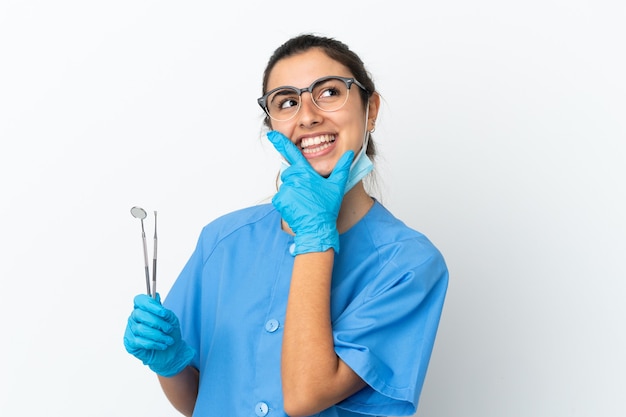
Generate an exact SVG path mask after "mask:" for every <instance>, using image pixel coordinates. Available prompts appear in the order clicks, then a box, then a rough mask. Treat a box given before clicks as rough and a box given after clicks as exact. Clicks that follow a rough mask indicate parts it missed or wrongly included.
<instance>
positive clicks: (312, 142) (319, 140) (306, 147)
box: [300, 135, 335, 154]
mask: <svg viewBox="0 0 626 417" xmlns="http://www.w3.org/2000/svg"><path fill="white" fill-rule="evenodd" d="M334 141H335V136H334V135H320V136H315V137H313V138H305V139H302V141H301V142H300V149H302V153H304V154H307V153H315V152H320V151H323V150H324V149H326V148H328V147H329V146H330V145H331V144H332V143H333V142H334Z"/></svg>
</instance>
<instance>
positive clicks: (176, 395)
mask: <svg viewBox="0 0 626 417" xmlns="http://www.w3.org/2000/svg"><path fill="white" fill-rule="evenodd" d="M158 377H159V383H160V384H161V388H162V389H163V392H164V393H165V396H166V397H167V399H168V400H169V402H170V403H171V404H172V405H173V406H174V408H175V409H176V410H178V411H179V412H180V413H181V414H182V415H184V416H186V417H191V415H192V414H193V409H194V407H195V405H196V398H197V396H198V381H199V379H200V373H199V372H198V370H197V369H195V368H192V367H191V366H187V367H186V368H185V369H183V370H182V372H180V373H179V374H177V375H174V376H172V377H169V378H168V377H164V376H161V375H158Z"/></svg>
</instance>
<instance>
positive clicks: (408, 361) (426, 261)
mask: <svg viewBox="0 0 626 417" xmlns="http://www.w3.org/2000/svg"><path fill="white" fill-rule="evenodd" d="M390 246H393V247H389V248H387V250H385V249H383V250H381V251H380V253H379V258H380V259H386V260H388V261H386V262H384V263H383V266H382V267H381V269H380V270H379V271H378V272H377V273H376V274H375V276H373V277H372V283H371V285H368V287H367V289H366V290H365V291H363V292H362V293H361V294H359V296H357V297H356V298H355V300H354V301H353V302H352V303H351V305H350V306H349V308H347V309H346V310H345V311H344V312H343V313H342V314H341V315H340V316H339V317H338V318H337V319H336V320H335V322H334V324H333V333H334V341H335V350H336V352H337V355H338V356H339V357H340V358H341V359H342V360H343V361H344V362H345V363H346V364H348V366H350V367H351V368H352V369H353V370H354V371H355V372H356V373H357V374H358V375H359V376H360V377H361V378H363V380H364V381H365V382H366V383H367V384H368V386H367V387H366V388H364V389H363V390H361V391H359V392H358V393H356V394H354V395H352V396H351V397H349V398H347V399H345V400H344V401H342V402H340V403H339V404H337V406H338V407H340V408H343V409H346V410H349V411H353V412H359V413H364V414H373V415H412V414H414V413H415V411H416V409H417V404H418V401H419V396H420V393H421V389H422V385H423V383H424V378H425V376H426V370H427V368H428V363H429V360H430V356H431V352H432V349H433V346H434V341H435V336H436V333H437V328H438V326H439V320H440V317H441V312H442V309H443V302H444V298H445V294H446V291H447V286H448V270H447V267H446V265H445V262H444V260H443V257H442V256H441V254H440V253H439V251H437V249H436V248H434V247H433V246H428V245H426V246H424V245H417V247H418V250H417V253H416V249H415V247H416V245H409V244H407V245H400V247H398V246H397V245H396V246H394V245H390Z"/></svg>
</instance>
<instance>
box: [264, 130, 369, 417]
mask: <svg viewBox="0 0 626 417" xmlns="http://www.w3.org/2000/svg"><path fill="white" fill-rule="evenodd" d="M268 138H269V139H270V141H271V142H272V143H273V145H274V147H275V148H276V149H277V150H278V151H279V152H280V153H281V154H282V155H283V156H284V157H285V159H287V160H288V161H289V162H290V163H291V166H290V167H289V168H287V169H286V170H285V171H284V172H283V173H282V175H281V179H282V181H283V183H282V185H281V186H280V189H279V191H278V193H277V194H276V195H275V196H274V198H272V204H273V205H274V207H275V208H276V209H277V210H278V211H279V212H280V214H281V217H282V218H283V220H284V221H285V222H286V223H287V225H288V226H289V228H291V230H292V231H293V233H294V234H295V237H294V243H295V249H294V254H295V256H296V258H295V261H294V267H293V271H292V276H291V284H290V290H289V298H288V301H287V313H286V318H285V331H284V335H283V346H282V353H281V355H282V357H281V377H282V384H283V401H284V404H283V405H284V409H285V412H286V413H287V414H289V415H290V416H293V417H297V416H308V415H311V414H315V413H317V412H319V411H321V410H324V409H326V408H328V407H330V406H332V405H334V404H336V403H338V402H339V401H341V400H343V399H344V398H346V397H348V396H349V395H351V394H352V393H354V392H356V391H358V390H359V389H361V388H362V387H363V386H364V385H365V383H364V382H363V381H362V380H361V379H360V378H359V377H358V376H357V375H356V374H355V373H354V372H353V371H352V370H351V369H350V368H349V367H348V366H347V365H346V364H345V363H343V362H342V361H341V360H340V359H339V357H338V356H337V354H336V353H335V346H334V340H333V332H332V325H331V319H330V288H331V280H332V271H333V263H334V259H335V252H337V251H339V233H338V231H337V217H338V214H339V210H340V208H341V204H342V201H343V196H344V192H345V188H346V182H347V179H348V175H349V171H350V164H351V162H352V159H353V157H354V152H352V151H347V152H346V153H345V154H344V155H343V156H342V157H341V158H340V159H339V161H337V164H336V165H335V168H334V169H333V172H332V173H331V174H330V175H329V176H328V177H326V178H325V177H322V176H320V175H319V174H318V173H317V172H316V171H315V170H314V169H313V168H312V167H311V165H310V164H309V163H308V161H307V160H306V158H304V156H303V155H302V153H301V152H300V150H298V149H297V148H296V146H295V145H294V144H293V143H292V142H291V141H290V140H289V139H288V138H287V137H285V136H284V135H282V134H281V133H279V132H276V131H273V132H269V133H268Z"/></svg>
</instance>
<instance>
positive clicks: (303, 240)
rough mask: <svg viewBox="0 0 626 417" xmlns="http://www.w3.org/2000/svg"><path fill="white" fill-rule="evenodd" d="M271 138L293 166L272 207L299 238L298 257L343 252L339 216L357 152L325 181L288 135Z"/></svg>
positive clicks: (275, 134) (283, 177)
mask: <svg viewBox="0 0 626 417" xmlns="http://www.w3.org/2000/svg"><path fill="white" fill-rule="evenodd" d="M267 137H268V139H269V140H270V142H272V144H273V145H274V147H275V148H276V150H277V151H278V152H279V153H280V154H281V155H282V156H283V157H284V158H285V159H286V160H287V161H288V162H289V163H290V164H291V166H290V167H289V168H287V169H285V171H284V172H283V173H282V175H281V180H282V184H281V186H280V189H279V190H278V193H276V195H275V196H274V198H273V199H272V204H273V205H274V207H275V208H276V210H278V211H279V212H280V214H281V216H282V218H283V219H284V220H285V221H286V222H287V224H288V225H289V227H290V228H291V230H292V231H293V232H294V233H295V235H296V236H295V239H294V240H295V246H296V248H295V252H294V255H297V254H301V253H308V252H324V251H326V250H328V249H330V248H333V249H334V250H335V252H339V232H338V231H337V216H338V215H339V209H340V207H341V202H342V200H343V195H344V191H345V187H346V183H347V181H348V174H349V172H350V164H351V163H352V160H353V158H354V152H353V151H347V152H346V153H345V154H344V155H343V156H342V157H341V158H340V159H339V161H338V162H337V165H335V168H334V169H333V171H332V172H331V174H330V176H329V177H328V178H324V177H322V176H321V175H319V174H318V173H317V172H316V171H315V170H314V169H313V167H312V166H311V164H309V162H308V161H307V160H306V158H305V157H304V155H302V153H301V152H300V150H298V148H297V147H296V145H294V144H293V142H291V140H289V138H287V137H286V136H285V135H283V134H282V133H280V132H278V131H275V130H273V131H271V132H268V134H267Z"/></svg>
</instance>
